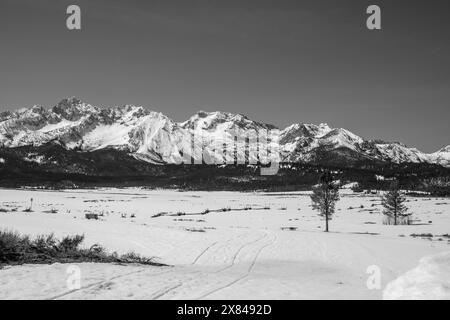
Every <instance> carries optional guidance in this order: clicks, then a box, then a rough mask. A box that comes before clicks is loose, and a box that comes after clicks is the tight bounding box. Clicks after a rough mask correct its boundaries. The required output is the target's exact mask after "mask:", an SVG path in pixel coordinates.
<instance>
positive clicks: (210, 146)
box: [0, 98, 450, 167]
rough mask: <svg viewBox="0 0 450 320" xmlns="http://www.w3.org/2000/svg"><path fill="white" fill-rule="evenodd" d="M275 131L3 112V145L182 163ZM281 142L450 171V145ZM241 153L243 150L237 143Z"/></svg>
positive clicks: (318, 138)
mask: <svg viewBox="0 0 450 320" xmlns="http://www.w3.org/2000/svg"><path fill="white" fill-rule="evenodd" d="M268 130H273V131H275V130H277V128H276V127H274V126H272V125H269V124H264V123H259V122H256V121H252V120H250V119H248V118H247V117H245V116H244V115H240V114H231V113H225V112H203V111H200V112H198V113H197V114H195V115H193V116H192V117H191V118H190V119H188V120H187V121H185V122H182V123H177V122H174V121H173V120H171V119H169V118H168V117H166V116H165V115H163V114H162V113H159V112H154V111H148V110H147V109H145V108H143V107H137V106H133V105H125V106H119V107H109V108H100V107H97V106H93V105H90V104H87V103H83V102H81V101H80V100H78V99H76V98H70V99H64V100H62V101H61V102H59V103H58V104H57V105H56V106H54V107H53V108H51V109H47V108H44V107H42V106H34V107H31V108H29V109H21V110H18V111H15V112H9V111H6V112H2V113H0V147H4V148H11V147H19V146H30V145H33V146H40V145H43V144H46V143H48V142H50V141H55V140H56V141H58V142H60V143H62V144H63V145H64V146H65V147H66V148H68V149H77V150H81V151H93V150H98V149H104V148H114V149H118V150H123V151H125V152H128V153H130V154H132V155H133V156H134V157H136V158H138V159H141V160H144V161H147V162H152V163H181V161H182V159H183V157H191V158H192V159H194V160H195V161H201V160H202V159H203V160H205V159H208V158H209V159H210V160H211V161H214V160H217V157H219V156H220V157H222V156H223V155H217V153H216V152H215V150H216V148H217V146H218V145H220V144H222V143H226V141H227V139H230V137H232V136H236V135H237V136H238V137H239V136H240V135H243V136H245V137H247V139H248V140H247V141H252V139H253V138H255V137H256V136H261V135H262V134H264V133H265V132H267V131H268ZM192 137H194V138H192ZM192 139H193V140H192ZM255 141H256V138H255ZM269 142H270V140H269ZM244 143H245V140H244ZM271 143H272V142H271ZM273 143H274V142H273ZM278 143H279V144H278V146H279V151H280V156H281V160H282V161H286V162H321V161H322V162H323V161H325V162H328V163H333V161H344V162H352V161H360V160H374V161H382V162H393V163H405V162H412V163H434V164H440V165H442V166H445V167H450V146H447V147H444V148H442V149H440V150H439V151H436V152H435V153H431V154H426V153H423V152H421V151H419V150H417V149H416V148H411V147H407V146H405V145H403V144H401V143H398V142H393V143H392V142H383V141H377V140H365V139H363V138H361V137H359V136H357V135H356V134H354V133H352V132H350V131H348V130H346V129H341V128H331V127H329V126H328V125H326V124H320V125H314V124H293V125H291V126H289V127H287V128H285V129H283V130H279V141H278ZM192 144H194V145H197V146H198V145H200V146H201V148H200V150H203V153H202V152H195V151H192V150H195V148H192ZM248 145H249V147H248V148H252V147H253V148H256V149H257V148H259V144H258V143H256V144H254V145H252V144H251V143H249V144H248ZM236 148H239V145H238V144H237V143H236ZM236 154H237V153H236ZM247 154H253V153H247ZM226 156H227V155H225V160H226V161H233V159H229V158H226ZM244 156H245V153H244ZM259 156H260V155H258V157H259ZM231 157H232V156H231ZM263 157H264V156H263ZM267 157H270V155H267ZM268 159H269V158H267V159H263V158H259V159H253V160H261V161H265V160H268ZM221 160H222V159H221ZM238 160H239V159H238ZM240 160H248V158H246V159H240Z"/></svg>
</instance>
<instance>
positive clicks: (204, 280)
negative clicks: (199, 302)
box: [158, 231, 276, 299]
mask: <svg viewBox="0 0 450 320" xmlns="http://www.w3.org/2000/svg"><path fill="white" fill-rule="evenodd" d="M267 237H268V233H267V232H266V231H264V235H263V236H262V237H259V238H258V239H256V240H252V241H249V242H246V243H245V244H243V245H241V246H240V247H239V248H238V250H236V252H235V253H234V254H233V257H232V259H231V263H230V265H228V266H226V267H225V268H221V269H219V270H217V271H214V272H203V273H202V272H200V276H199V277H196V278H194V279H191V280H190V281H182V283H180V284H179V285H176V286H174V287H173V288H172V289H169V290H166V291H165V292H164V293H163V294H160V295H158V298H161V297H164V296H166V295H168V294H170V293H173V294H183V295H189V294H190V293H191V292H193V291H199V290H202V288H204V286H205V285H206V286H208V285H210V284H211V283H210V281H208V277H209V278H212V279H213V281H216V280H217V274H224V275H226V271H228V270H230V269H232V268H233V267H236V268H237V267H239V266H241V265H240V264H239V263H236V261H237V258H238V256H239V255H240V254H241V253H242V251H243V250H244V249H245V248H249V247H251V246H252V245H254V244H255V243H258V242H261V241H263V240H264V239H266V238H267ZM275 241H276V236H275V235H273V239H272V240H271V241H270V242H269V243H266V244H264V245H262V246H261V247H259V248H257V249H256V250H254V251H251V252H250V253H249V254H250V255H251V256H252V258H251V262H250V264H249V265H248V267H247V268H246V271H245V272H244V274H243V275H240V276H238V277H237V278H235V279H233V280H232V281H227V282H226V283H224V282H225V280H220V279H219V283H218V284H217V285H216V287H215V288H213V289H210V290H209V291H208V292H207V293H205V294H203V295H202V296H201V297H200V298H196V299H202V298H203V297H206V296H208V295H210V294H212V293H214V292H217V291H220V290H222V289H225V288H227V287H230V286H231V285H233V284H235V283H236V282H238V281H240V280H242V279H244V278H245V277H247V276H248V275H249V274H250V272H251V270H252V269H253V267H254V266H255V264H256V261H257V259H258V257H259V255H260V253H261V252H262V250H263V249H264V248H266V247H268V246H269V245H272V244H273V243H274V242H275ZM229 242H230V241H226V243H229ZM225 246H226V245H225ZM220 249H221V248H218V249H217V250H220ZM243 265H244V262H243ZM244 267H245V265H244ZM231 275H232V273H231ZM199 279H200V280H199ZM199 281H200V283H199ZM179 288H184V289H185V290H186V291H187V292H184V293H183V292H180V291H178V292H177V291H176V289H179ZM203 290H204V289H203ZM182 298H184V297H183V296H182Z"/></svg>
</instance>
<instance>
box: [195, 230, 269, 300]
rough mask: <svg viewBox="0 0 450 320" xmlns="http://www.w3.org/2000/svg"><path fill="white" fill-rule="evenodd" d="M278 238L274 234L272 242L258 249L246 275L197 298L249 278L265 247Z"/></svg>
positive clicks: (202, 297)
mask: <svg viewBox="0 0 450 320" xmlns="http://www.w3.org/2000/svg"><path fill="white" fill-rule="evenodd" d="M266 236H267V234H266ZM263 238H265V237H263ZM276 240H277V237H276V235H273V239H272V241H271V242H269V243H267V244H266V245H264V246H262V247H261V248H259V249H258V251H257V252H256V255H255V256H254V258H253V260H252V262H251V263H250V265H249V268H248V270H247V272H246V273H245V274H244V275H242V276H241V277H238V278H237V279H235V280H233V281H231V282H229V283H227V284H226V285H224V286H221V287H218V288H215V289H214V290H211V291H209V292H208V293H206V294H204V295H202V296H200V297H198V298H196V300H200V299H204V298H206V297H207V296H210V295H212V294H214V293H216V292H219V291H221V290H223V289H226V288H229V287H231V286H232V285H234V284H236V283H238V282H239V281H241V280H243V279H245V278H247V277H248V276H249V275H250V273H251V272H252V270H253V267H254V266H255V264H256V262H257V260H258V257H259V255H260V254H261V252H262V251H263V250H264V249H265V248H267V247H268V246H271V245H273V244H274V243H275V242H276Z"/></svg>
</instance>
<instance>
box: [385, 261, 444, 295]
mask: <svg viewBox="0 0 450 320" xmlns="http://www.w3.org/2000/svg"><path fill="white" fill-rule="evenodd" d="M383 299H386V300H394V299H411V300H412V299H423V300H441V299H442V300H444V299H445V300H447V299H450V252H445V253H441V254H438V255H432V256H427V257H423V258H422V259H420V262H419V265H418V266H417V267H416V268H414V269H412V270H410V271H408V272H406V273H405V274H403V275H401V276H400V277H398V278H397V279H396V280H394V281H392V282H390V283H389V284H388V285H387V286H386V289H385V290H384V292H383Z"/></svg>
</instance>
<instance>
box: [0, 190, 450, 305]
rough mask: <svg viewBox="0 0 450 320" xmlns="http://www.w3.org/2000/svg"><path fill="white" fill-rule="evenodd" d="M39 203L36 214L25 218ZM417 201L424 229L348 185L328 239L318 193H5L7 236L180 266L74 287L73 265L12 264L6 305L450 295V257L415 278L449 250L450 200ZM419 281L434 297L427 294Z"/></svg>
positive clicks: (89, 266) (105, 274)
mask: <svg viewBox="0 0 450 320" xmlns="http://www.w3.org/2000/svg"><path fill="white" fill-rule="evenodd" d="M31 198H33V212H23V210H24V209H25V208H27V207H28V206H29V205H30V199H31ZM407 199H408V203H407V205H408V207H409V208H410V211H411V212H412V213H413V217H414V219H415V222H414V225H411V226H385V225H383V224H382V219H383V215H382V213H381V211H382V207H381V201H380V195H376V194H374V195H363V194H356V193H353V192H352V191H350V190H345V189H344V190H341V200H340V202H339V203H338V205H337V210H336V214H335V216H334V218H333V220H332V221H331V223H330V231H331V232H330V233H324V232H323V227H324V222H323V221H322V220H321V218H320V217H319V216H318V215H317V212H315V211H313V210H312V208H311V206H310V204H311V201H310V198H309V193H308V192H290V193H238V192H180V191H173V190H172V191H170V190H153V191H149V190H141V189H96V190H70V191H69V190H68V191H34V190H9V189H0V208H5V209H7V210H8V212H0V228H2V229H7V230H15V231H18V232H20V233H22V234H29V235H39V234H48V233H54V234H55V235H56V236H58V237H61V236H64V235H74V234H84V235H85V236H86V240H85V246H87V247H89V246H91V245H93V244H95V243H98V244H100V245H102V246H104V247H105V248H106V249H108V251H111V252H112V251H117V252H119V253H126V252H128V251H135V252H137V253H140V254H142V255H145V256H154V257H157V261H159V262H162V263H165V264H168V265H170V266H168V267H153V266H142V265H141V266H139V265H126V266H125V265H117V264H94V263H80V264H77V266H78V267H79V268H80V271H81V288H80V289H72V290H71V289H69V288H68V286H67V279H68V277H69V274H68V273H67V270H68V267H69V265H67V264H53V265H22V266H14V267H6V268H4V269H2V270H0V299H382V298H383V291H384V290H385V289H386V287H389V288H388V289H389V290H386V291H385V294H384V298H417V297H418V298H450V289H449V288H450V283H448V282H449V281H450V280H449V273H450V270H449V268H448V266H447V264H449V263H450V259H448V258H439V259H428V258H427V259H425V264H427V263H428V264H429V265H430V266H431V267H429V268H422V269H420V270H419V271H420V272H419V271H418V270H417V269H416V270H415V271H414V269H415V268H416V267H418V266H419V261H420V260H421V258H423V257H427V256H430V255H431V256H434V255H436V254H438V256H439V257H443V256H445V257H447V256H446V252H450V238H449V237H448V234H449V233H450V199H448V198H446V199H445V198H427V197H424V198H412V197H408V198H407ZM13 208H17V211H15V212H11V209H13ZM224 208H225V209H227V211H222V212H216V211H215V210H219V209H224ZM52 209H54V210H52ZM206 209H209V210H210V212H208V213H206V214H200V213H201V212H204V211H205V210H206ZM228 209H231V210H230V211H228ZM52 211H53V212H55V211H57V213H51V212H52ZM160 212H165V214H163V215H161V216H158V217H152V216H153V215H155V214H158V213H160ZM179 212H182V213H185V215H179V216H177V213H179ZM86 213H98V214H103V216H101V217H100V219H99V220H87V219H86V218H85V214H86ZM132 215H134V217H132ZM411 234H432V235H433V237H422V236H421V237H417V236H416V237H413V236H411ZM446 234H447V236H445V235H446ZM429 261H440V262H441V263H442V261H444V262H443V264H444V265H439V264H433V263H429ZM423 264H424V260H422V262H421V265H423ZM428 264H427V265H428ZM371 266H372V267H371ZM373 266H375V267H373ZM368 268H369V270H372V271H371V272H373V270H374V268H375V270H379V271H380V273H379V275H380V278H379V279H380V287H379V288H373V286H369V287H370V288H371V289H370V288H369V287H368V286H367V282H368V280H369V282H371V279H372V280H373V279H374V278H370V277H371V275H372V276H373V275H374V274H373V273H368V272H367V270H368ZM410 270H412V271H410ZM436 270H438V272H437V271H436ZM408 272H409V273H408ZM418 273H420V276H417V277H415V276H414V275H415V274H418ZM399 277H400V278H399ZM427 277H428V278H427ZM398 278H399V279H398ZM396 279H397V280H396ZM424 279H425V280H424ZM430 279H431V280H432V281H431V280H430ZM394 280H396V281H394ZM415 281H425V283H426V286H428V287H427V288H428V289H427V290H428V291H426V292H425V293H424V292H423V291H422V292H419V293H417V290H419V289H417V288H419V287H420V285H416V284H415ZM371 283H372V284H373V283H374V282H371ZM375 283H376V281H375ZM389 283H390V284H389ZM388 284H389V286H388ZM430 286H431V287H432V288H430ZM375 287H376V286H375ZM408 288H409V289H408ZM411 288H412V289H411ZM408 290H409V291H408ZM411 290H412V291H411ZM419 291H420V290H419ZM408 292H409V293H408ZM411 292H412V294H411ZM408 294H409V295H408Z"/></svg>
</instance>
